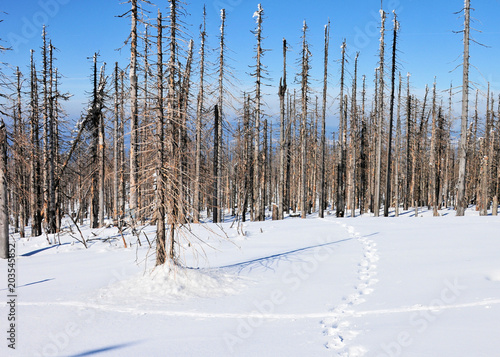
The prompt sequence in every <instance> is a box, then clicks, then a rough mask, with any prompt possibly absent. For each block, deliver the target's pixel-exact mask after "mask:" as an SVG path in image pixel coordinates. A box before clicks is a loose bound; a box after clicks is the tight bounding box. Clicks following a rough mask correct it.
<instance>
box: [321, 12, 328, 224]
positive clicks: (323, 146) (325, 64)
mask: <svg viewBox="0 0 500 357" xmlns="http://www.w3.org/2000/svg"><path fill="white" fill-rule="evenodd" d="M329 43H330V20H328V24H326V25H325V48H324V61H323V106H322V112H321V141H320V146H321V148H320V150H321V154H320V155H321V156H320V176H319V217H320V218H324V210H325V208H326V207H325V206H326V204H325V198H326V192H325V188H326V184H325V171H326V167H325V164H326V163H325V157H326V142H325V141H326V96H327V90H328V46H329Z"/></svg>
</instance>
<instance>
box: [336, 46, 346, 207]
mask: <svg viewBox="0 0 500 357" xmlns="http://www.w3.org/2000/svg"><path fill="white" fill-rule="evenodd" d="M341 49H342V62H341V70H340V95H339V99H340V111H339V118H340V122H339V160H338V164H337V217H344V215H345V185H346V182H345V181H346V180H345V179H346V167H345V166H346V165H345V162H346V148H345V146H346V139H345V138H346V137H347V133H346V127H347V124H346V123H345V122H344V121H345V120H346V117H345V113H346V112H347V109H346V108H345V107H344V72H345V62H346V60H345V51H346V43H345V40H344V42H342V47H341Z"/></svg>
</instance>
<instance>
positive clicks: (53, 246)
mask: <svg viewBox="0 0 500 357" xmlns="http://www.w3.org/2000/svg"><path fill="white" fill-rule="evenodd" d="M68 244H71V243H63V244H54V245H50V246H48V247H44V248H40V249H37V250H33V251H31V252H28V253H24V254H21V257H31V256H32V255H35V254H38V253H41V252H43V251H45V250H48V249H52V248H57V247H60V246H63V245H68Z"/></svg>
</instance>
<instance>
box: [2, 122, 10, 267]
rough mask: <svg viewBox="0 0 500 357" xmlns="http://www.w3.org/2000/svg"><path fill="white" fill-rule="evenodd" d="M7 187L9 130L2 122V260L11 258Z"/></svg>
mask: <svg viewBox="0 0 500 357" xmlns="http://www.w3.org/2000/svg"><path fill="white" fill-rule="evenodd" d="M8 196H9V193H8V187H7V129H6V128H5V123H4V122H3V120H1V121H0V258H2V259H8V258H9V205H8Z"/></svg>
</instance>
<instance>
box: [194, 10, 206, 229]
mask: <svg viewBox="0 0 500 357" xmlns="http://www.w3.org/2000/svg"><path fill="white" fill-rule="evenodd" d="M206 16H207V11H206V8H205V6H203V26H202V28H201V30H200V37H201V45H200V82H199V88H198V103H197V108H196V138H195V146H196V149H195V163H194V165H195V174H194V193H193V195H194V197H193V220H194V222H195V223H198V222H199V221H200V210H201V205H200V186H201V178H200V175H201V135H202V128H203V111H204V100H205V98H204V97H205V92H204V90H205V38H206Z"/></svg>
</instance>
